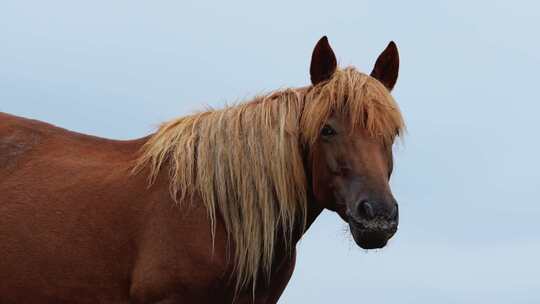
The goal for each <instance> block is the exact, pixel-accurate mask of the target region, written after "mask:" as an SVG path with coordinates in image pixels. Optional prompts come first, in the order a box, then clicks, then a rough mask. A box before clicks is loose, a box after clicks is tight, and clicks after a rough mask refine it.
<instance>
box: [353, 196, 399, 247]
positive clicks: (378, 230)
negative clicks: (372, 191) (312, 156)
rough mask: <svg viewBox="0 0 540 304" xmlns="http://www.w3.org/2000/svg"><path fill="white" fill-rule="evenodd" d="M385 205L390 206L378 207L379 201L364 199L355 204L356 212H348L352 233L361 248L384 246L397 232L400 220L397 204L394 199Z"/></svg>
mask: <svg viewBox="0 0 540 304" xmlns="http://www.w3.org/2000/svg"><path fill="white" fill-rule="evenodd" d="M378 205H379V206H380V205H381V204H380V203H379V204H378ZM385 205H387V206H390V207H389V208H380V207H379V208H376V206H377V203H375V202H368V201H362V202H359V203H357V204H354V207H355V208H353V210H355V212H352V213H351V212H348V223H349V227H350V229H351V233H352V235H353V238H354V241H355V242H356V244H357V245H358V246H360V247H361V248H364V249H377V248H383V247H384V246H386V243H387V242H388V240H389V239H390V238H392V236H393V235H394V234H395V233H396V231H397V228H398V220H399V215H398V207H397V204H396V203H395V201H392V203H391V204H385Z"/></svg>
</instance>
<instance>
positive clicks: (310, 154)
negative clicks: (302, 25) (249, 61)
mask: <svg viewBox="0 0 540 304" xmlns="http://www.w3.org/2000/svg"><path fill="white" fill-rule="evenodd" d="M398 65H399V60H398V53H397V48H396V46H395V44H394V43H393V42H391V43H390V44H389V45H388V47H387V48H386V49H385V51H384V52H383V53H382V54H381V55H380V56H379V58H378V60H377V62H376V64H375V67H374V69H373V72H372V73H371V75H370V76H368V75H365V74H362V73H360V72H358V71H356V70H355V69H354V68H346V69H339V68H337V65H336V58H335V56H334V53H333V51H332V49H331V48H330V45H329V44H328V40H327V39H326V37H323V38H322V39H321V40H320V41H319V42H318V43H317V45H316V47H315V49H314V51H313V55H312V60H311V68H310V74H311V81H312V84H313V85H311V86H309V87H304V88H298V89H286V90H281V91H276V92H273V93H271V94H269V95H265V96H260V97H257V98H255V99H254V100H252V101H250V102H247V103H244V104H240V105H237V106H233V107H228V108H226V109H223V110H212V111H207V112H203V113H198V114H194V115H191V116H186V117H182V118H179V119H176V120H173V121H171V122H168V123H166V124H164V125H163V126H162V127H161V128H160V129H159V130H158V131H157V132H156V133H155V134H153V135H151V136H149V137H145V138H142V139H138V140H131V141H115V140H108V139H102V138H97V137H92V136H87V135H83V134H78V133H74V132H70V131H67V130H64V129H60V128H57V127H54V126H52V125H48V124H45V123H42V122H39V121H35V120H29V119H24V118H19V117H15V116H11V115H7V114H1V113H0V302H1V303H231V302H236V303H275V302H277V300H278V298H279V297H280V295H281V293H282V292H283V290H284V288H285V286H286V285H287V282H288V280H289V278H290V276H291V274H292V271H293V268H294V264H295V245H296V243H297V242H298V240H299V239H300V238H301V236H302V235H303V234H304V232H305V231H306V229H307V228H308V227H309V226H310V225H311V224H312V223H313V221H314V220H315V219H316V217H317V216H318V215H319V213H320V212H321V211H322V210H323V209H324V208H327V209H330V210H334V211H336V212H337V213H338V214H339V215H340V216H341V217H342V218H343V219H344V220H345V221H347V222H348V224H349V226H350V229H351V233H352V235H353V237H354V240H355V241H356V243H357V244H358V245H359V246H360V247H362V248H366V249H370V248H380V247H383V246H385V244H386V242H387V241H388V239H389V238H391V237H392V235H393V234H394V233H395V232H396V230H397V224H398V209H397V204H396V201H395V200H394V198H393V196H392V194H391V191H390V188H389V185H388V179H389V177H390V174H391V172H392V144H393V141H394V139H395V137H396V136H398V135H400V133H402V130H403V128H404V124H403V120H402V117H401V114H400V112H399V109H398V107H397V105H396V103H395V102H394V100H393V99H392V97H391V95H390V93H389V91H390V90H391V89H392V88H393V86H394V84H395V82H396V80H397V73H398Z"/></svg>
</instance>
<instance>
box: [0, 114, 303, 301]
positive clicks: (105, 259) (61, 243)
mask: <svg viewBox="0 0 540 304" xmlns="http://www.w3.org/2000/svg"><path fill="white" fill-rule="evenodd" d="M146 140H147V138H143V139H139V140H134V141H113V140H106V139H101V138H96V137H91V136H86V135H82V134H78V133H74V132H69V131H67V130H63V129H60V128H56V127H54V126H51V125H48V124H45V123H41V122H38V121H34V120H28V119H24V118H19V117H15V116H10V115H7V114H2V113H0V193H1V195H0V214H1V215H2V217H1V220H0V252H1V259H0V302H1V303H10V302H11V303H47V302H50V303H61V302H66V303H75V302H82V303H108V302H111V303H121V302H126V303H127V302H134V303H136V302H141V303H148V302H154V301H156V302H157V301H159V300H167V299H174V298H175V297H176V298H178V300H179V299H182V301H183V302H187V303H190V302H197V303H205V302H207V303H215V302H216V301H217V302H221V301H224V300H225V299H231V298H232V296H233V292H232V291H233V288H232V287H230V286H229V285H230V284H228V281H229V275H230V273H231V267H230V266H231V265H230V263H228V261H227V260H226V254H225V250H226V242H225V240H226V237H225V234H224V231H223V229H222V225H221V224H219V221H218V229H216V237H215V241H214V243H213V242H212V239H211V234H210V229H209V223H208V220H207V216H206V210H205V209H204V207H202V205H201V204H198V203H197V202H191V205H192V206H193V207H192V208H189V209H180V208H176V207H174V204H173V202H172V199H171V197H170V195H169V192H168V182H167V181H166V178H164V177H159V179H158V181H157V182H156V184H155V185H154V186H153V187H151V188H150V189H148V187H147V179H146V178H145V177H144V176H142V175H131V174H130V172H131V168H132V166H133V165H132V163H133V160H134V158H135V157H136V153H137V151H138V150H139V149H140V148H141V146H142V145H143V144H144V143H145V142H146ZM220 227H221V229H220ZM194 231H196V234H197V235H196V237H194V235H193V233H194ZM293 261H294V259H293V258H289V257H288V256H287V257H283V258H282V260H281V261H278V263H277V265H279V266H281V267H280V269H279V271H278V270H276V273H275V275H274V279H273V280H272V283H273V284H272V285H271V286H268V287H266V288H264V289H260V290H257V293H256V300H257V301H258V302H260V303H264V301H263V300H268V301H269V302H274V301H275V300H276V299H277V297H279V295H280V294H281V292H282V290H283V289H284V287H285V285H286V282H287V281H288V278H289V277H290V275H291V273H292V268H293V267H294V262H293ZM278 268H279V267H278ZM242 297H244V298H246V301H248V300H251V294H249V293H248V294H246V295H240V296H239V297H238V300H239V302H240V303H241V302H242V299H243V298H242ZM259 298H260V300H261V301H259ZM216 299H219V300H216ZM225 301H226V300H225ZM229 301H230V300H229Z"/></svg>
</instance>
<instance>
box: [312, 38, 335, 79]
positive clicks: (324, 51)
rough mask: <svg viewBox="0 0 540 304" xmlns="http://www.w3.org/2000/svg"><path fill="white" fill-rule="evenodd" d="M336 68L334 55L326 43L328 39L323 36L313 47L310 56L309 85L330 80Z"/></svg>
mask: <svg viewBox="0 0 540 304" xmlns="http://www.w3.org/2000/svg"><path fill="white" fill-rule="evenodd" d="M336 67H337V60H336V55H334V51H332V48H331V47H330V44H329V43H328V38H326V36H323V37H322V38H321V39H320V40H319V42H317V45H315V49H313V54H312V55H311V66H310V67H309V74H310V76H311V83H312V84H313V85H316V84H318V83H320V82H323V81H325V80H328V79H330V77H332V75H333V74H334V72H335V71H336Z"/></svg>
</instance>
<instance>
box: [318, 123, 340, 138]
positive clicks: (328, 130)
mask: <svg viewBox="0 0 540 304" xmlns="http://www.w3.org/2000/svg"><path fill="white" fill-rule="evenodd" d="M336 134H337V133H336V131H335V130H334V129H332V127H330V126H329V125H324V127H323V128H322V130H321V135H322V136H332V135H336Z"/></svg>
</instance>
